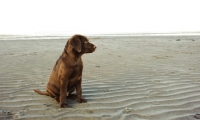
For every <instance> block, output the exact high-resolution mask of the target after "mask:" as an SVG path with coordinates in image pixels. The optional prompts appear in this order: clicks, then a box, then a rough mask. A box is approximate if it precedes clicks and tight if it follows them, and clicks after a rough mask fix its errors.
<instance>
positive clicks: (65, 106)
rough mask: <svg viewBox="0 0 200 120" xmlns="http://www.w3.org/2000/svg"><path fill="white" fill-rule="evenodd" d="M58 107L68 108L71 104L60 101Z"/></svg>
mask: <svg viewBox="0 0 200 120" xmlns="http://www.w3.org/2000/svg"><path fill="white" fill-rule="evenodd" d="M60 107H61V108H70V107H71V106H69V105H68V104H67V103H61V104H60Z"/></svg>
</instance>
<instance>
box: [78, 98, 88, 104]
mask: <svg viewBox="0 0 200 120" xmlns="http://www.w3.org/2000/svg"><path fill="white" fill-rule="evenodd" d="M78 102H79V103H86V102H87V100H86V99H85V98H80V99H78Z"/></svg>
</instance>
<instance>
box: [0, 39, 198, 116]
mask: <svg viewBox="0 0 200 120" xmlns="http://www.w3.org/2000/svg"><path fill="white" fill-rule="evenodd" d="M66 41H67V40H66V39H58V40H56V39H53V40H51V39H49V40H6V41H4V40H1V41H0V57H1V58H0V91H1V92H0V119H26V120H31V119H32V120H53V119H57V120H66V119H67V120H100V119H102V120H149V119H150V120H170V119H175V120H180V119H184V120H193V119H195V117H194V115H195V114H196V113H200V36H168V37H166V36H160V37H159V36H157V37H155V36H151V37H148V36H142V37H137V36H135V37H131V36H127V37H125V36H124V37H90V41H91V42H92V43H94V44H96V46H97V50H96V51H95V52H94V53H92V54H85V55H83V61H84V71H83V84H82V87H83V95H84V97H85V98H86V99H87V100H88V103H82V104H79V103H77V102H76V101H75V100H70V99H69V100H67V101H68V103H69V104H70V105H71V106H72V108H65V109H61V108H59V106H58V104H57V103H56V101H55V100H53V99H52V98H50V97H48V96H42V95H38V94H37V93H35V92H34V91H33V89H36V88H37V89H41V90H45V87H46V83H47V81H48V78H49V75H50V72H51V70H52V68H53V66H54V64H55V62H56V60H57V59H58V57H59V56H60V54H61V53H62V51H63V49H64V45H65V43H66Z"/></svg>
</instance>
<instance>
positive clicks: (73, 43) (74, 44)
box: [69, 36, 81, 52]
mask: <svg viewBox="0 0 200 120" xmlns="http://www.w3.org/2000/svg"><path fill="white" fill-rule="evenodd" d="M69 45H70V46H72V47H73V48H74V49H75V50H76V51H78V52H81V40H80V38H79V37H78V36H74V37H72V38H71V39H70V40H69Z"/></svg>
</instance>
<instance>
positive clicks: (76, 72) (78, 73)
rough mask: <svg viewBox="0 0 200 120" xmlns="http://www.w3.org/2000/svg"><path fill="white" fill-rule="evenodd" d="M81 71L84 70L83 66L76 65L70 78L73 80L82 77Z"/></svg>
mask: <svg viewBox="0 0 200 120" xmlns="http://www.w3.org/2000/svg"><path fill="white" fill-rule="evenodd" d="M81 72H82V66H76V67H74V70H73V71H72V73H71V75H70V77H69V79H70V81H71V80H73V81H74V80H79V79H80V78H81Z"/></svg>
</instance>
